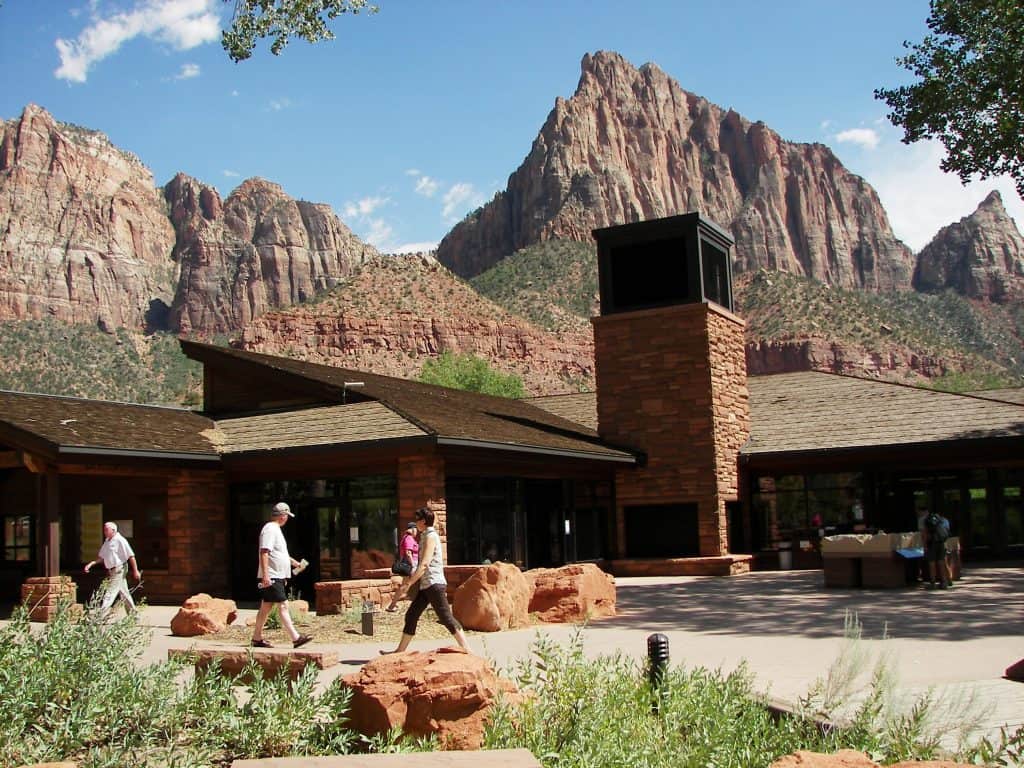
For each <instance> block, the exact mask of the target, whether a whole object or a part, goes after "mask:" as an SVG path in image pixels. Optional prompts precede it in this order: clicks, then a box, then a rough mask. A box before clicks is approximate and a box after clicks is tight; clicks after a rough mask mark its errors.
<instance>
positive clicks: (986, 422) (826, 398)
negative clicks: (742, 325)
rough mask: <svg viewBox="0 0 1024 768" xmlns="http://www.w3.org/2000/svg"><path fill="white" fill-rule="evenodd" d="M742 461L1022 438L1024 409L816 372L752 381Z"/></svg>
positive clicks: (784, 374) (944, 393)
mask: <svg viewBox="0 0 1024 768" xmlns="http://www.w3.org/2000/svg"><path fill="white" fill-rule="evenodd" d="M748 387H749V389H750V421H751V425H752V426H751V436H750V441H749V442H748V443H747V445H746V446H744V448H743V449H742V451H741V452H742V453H743V454H746V455H754V454H770V453H786V452H793V451H824V450H834V449H842V448H857V447H867V446H891V445H906V444H920V443H937V442H945V441H952V440H970V439H984V438H1005V437H1022V436H1024V406H1021V405H1016V404H1012V403H1006V402H1000V401H997V400H989V399H984V398H980V397H974V396H971V395H958V394H950V393H947V392H936V391H934V390H930V389H922V388H919V387H911V386H907V385H903V384H893V383H890V382H883V381H875V380H871V379H860V378H855V377H851V376H841V375H838V374H832V373H823V372H819V371H804V372H800V373H780V374H774V375H770V376H754V377H751V378H750V380H749V382H748Z"/></svg>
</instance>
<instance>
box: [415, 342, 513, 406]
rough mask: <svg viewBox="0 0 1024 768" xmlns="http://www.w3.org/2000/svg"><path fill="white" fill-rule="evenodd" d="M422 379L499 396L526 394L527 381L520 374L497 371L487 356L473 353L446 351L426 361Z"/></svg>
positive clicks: (445, 385)
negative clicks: (524, 381)
mask: <svg viewBox="0 0 1024 768" xmlns="http://www.w3.org/2000/svg"><path fill="white" fill-rule="evenodd" d="M419 379H420V381H422V382H424V383H426V384H438V385H440V386H443V387H452V388H454V389H464V390H467V391H469V392H481V393H483V394H486V395H497V396H499V397H523V396H524V395H525V394H526V390H525V389H524V387H523V380H522V379H520V378H519V377H518V376H516V375H515V374H511V373H508V374H505V373H501V372H500V371H496V370H494V369H493V368H491V366H490V365H489V364H488V362H487V361H486V360H484V359H483V358H480V357H476V356H475V355H469V354H459V355H454V354H452V353H451V352H442V353H441V355H439V356H438V357H436V358H433V359H430V360H427V361H426V362H425V363H424V364H423V370H422V371H421V372H420V376H419Z"/></svg>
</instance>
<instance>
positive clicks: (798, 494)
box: [751, 472, 865, 542]
mask: <svg viewBox="0 0 1024 768" xmlns="http://www.w3.org/2000/svg"><path fill="white" fill-rule="evenodd" d="M753 488H754V494H753V498H752V500H751V506H752V508H753V510H754V511H755V514H756V515H757V517H758V522H759V524H760V526H761V530H760V536H761V540H762V541H765V542H780V541H791V540H793V539H794V538H803V537H807V536H816V535H820V534H821V533H822V532H823V533H824V534H826V535H829V534H832V533H838V532H841V531H850V530H856V529H858V528H861V527H862V526H863V525H864V523H865V520H864V495H865V494H864V478H863V475H862V474H861V473H859V472H837V473H823V474H813V475H762V476H760V477H756V478H754V484H753Z"/></svg>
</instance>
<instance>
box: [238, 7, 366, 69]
mask: <svg viewBox="0 0 1024 768" xmlns="http://www.w3.org/2000/svg"><path fill="white" fill-rule="evenodd" d="M233 1H234V3H235V13H234V16H233V17H232V19H231V27H230V28H229V29H226V30H224V33H223V34H222V35H221V45H223V46H224V50H225V51H227V52H228V56H230V57H231V60H232V61H235V62H238V61H244V60H245V59H248V58H249V57H250V56H252V52H253V49H255V47H256V41H257V40H259V39H262V38H265V37H269V38H272V39H273V42H272V43H271V44H270V52H271V53H273V54H274V55H275V56H278V55H280V53H281V51H283V50H284V47H285V46H286V45H288V40H289V39H290V38H292V37H301V38H302V39H304V40H307V41H309V42H311V43H316V42H319V41H320V40H333V39H334V33H333V32H331V30H330V28H329V27H328V26H327V22H329V21H331V20H333V19H336V18H337V17H338V16H341V15H342V14H343V13H351V14H358V13H359V12H360V11H363V10H365V11H367V12H368V13H376V12H377V6H375V5H369V4H367V2H366V0H233ZM224 2H232V0H224Z"/></svg>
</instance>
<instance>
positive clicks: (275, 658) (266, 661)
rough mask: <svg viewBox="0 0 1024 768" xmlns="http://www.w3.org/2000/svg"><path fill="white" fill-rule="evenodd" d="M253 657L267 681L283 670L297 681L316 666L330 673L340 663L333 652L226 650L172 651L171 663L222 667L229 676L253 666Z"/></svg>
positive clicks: (197, 666)
mask: <svg viewBox="0 0 1024 768" xmlns="http://www.w3.org/2000/svg"><path fill="white" fill-rule="evenodd" d="M250 655H251V656H252V659H253V661H255V662H256V664H257V666H259V668H260V669H261V670H263V677H264V678H267V679H269V678H272V677H274V676H276V675H277V674H278V672H280V671H281V670H282V669H285V670H287V674H288V676H289V677H290V678H292V679H293V680H294V679H295V678H297V677H298V676H299V675H300V674H302V670H303V669H305V668H306V667H308V666H310V665H313V666H315V667H316V668H317V669H327V668H328V667H333V666H334V665H335V664H337V663H338V654H336V653H334V652H333V651H310V650H305V649H303V650H301V651H293V650H290V649H288V648H281V649H276V650H275V649H256V648H253V649H249V648H246V649H237V650H222V649H218V648H169V649H168V650H167V658H168V659H181V658H184V659H186V660H189V659H190V660H193V662H194V664H195V667H196V670H200V669H206V668H207V667H210V666H213V665H215V664H219V665H220V668H221V671H222V672H224V673H225V674H227V675H238V674H239V673H240V672H241V671H242V670H243V669H245V667H246V665H247V664H248V663H249V658H250Z"/></svg>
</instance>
